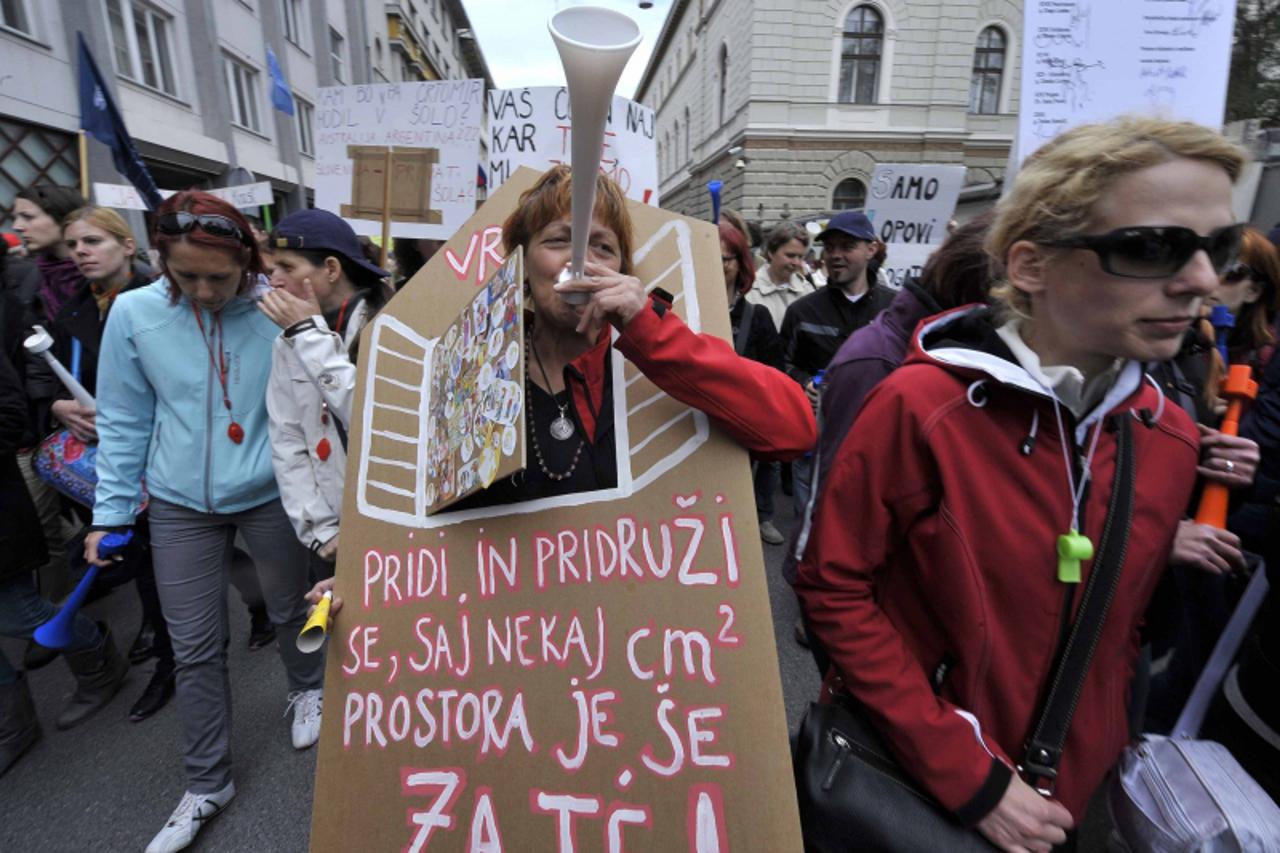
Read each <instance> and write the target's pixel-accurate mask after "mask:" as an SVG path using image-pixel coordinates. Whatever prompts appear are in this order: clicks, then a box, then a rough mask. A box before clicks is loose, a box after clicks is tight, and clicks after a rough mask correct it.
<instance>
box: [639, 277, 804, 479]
mask: <svg viewBox="0 0 1280 853" xmlns="http://www.w3.org/2000/svg"><path fill="white" fill-rule="evenodd" d="M617 346H618V350H619V352H621V353H622V354H623V355H624V356H626V357H627V359H628V360H629V361H631V362H632V363H633V364H634V365H635V366H636V367H638V368H640V372H641V373H643V374H644V375H645V376H647V377H648V378H649V379H650V380H652V381H653V383H654V384H655V385H657V386H658V387H659V388H661V389H662V390H663V391H665V392H666V393H668V394H670V395H671V396H672V397H675V398H676V399H677V400H679V401H680V402H682V403H684V404H686V405H688V406H693V407H694V408H696V409H699V410H701V411H703V412H706V413H707V415H708V416H710V417H711V418H712V419H713V420H714V421H715V422H716V423H717V424H718V425H719V426H721V427H722V428H723V429H724V430H725V431H726V432H728V433H729V434H730V435H731V436H733V438H734V440H736V441H737V442H738V443H739V444H741V445H742V446H743V447H745V448H746V449H747V450H749V451H751V452H752V454H754V455H755V456H756V457H758V458H761V459H769V460H772V459H782V460H787V459H795V458H796V457H798V456H801V455H802V454H804V453H807V452H809V451H810V450H812V449H813V446H814V444H815V443H816V442H817V439H818V428H817V424H816V423H815V421H814V419H813V409H812V408H811V407H810V405H809V399H808V398H807V397H806V396H805V394H804V390H803V389H802V388H801V387H800V386H799V385H797V384H796V383H795V382H794V381H793V380H792V379H790V378H789V377H788V376H787V375H786V374H785V373H782V372H781V371H779V370H776V369H774V368H772V367H769V366H768V365H765V364H761V363H760V362H758V361H752V360H751V359H748V358H742V357H741V356H739V355H738V354H737V353H736V352H734V351H733V347H732V346H730V345H729V344H728V342H726V341H724V340H721V339H720V338H718V337H716V336H714V335H705V334H698V333H696V332H694V331H692V330H691V329H690V328H689V327H688V326H686V325H685V324H684V321H683V320H681V319H680V318H679V317H678V316H677V315H676V313H675V312H674V311H670V310H666V306H665V305H661V304H655V303H654V302H653V300H652V298H651V299H650V302H649V305H648V306H646V307H645V309H644V310H643V311H641V312H640V313H639V314H637V315H636V316H635V317H633V318H632V319H631V322H629V323H628V324H627V326H626V328H625V329H623V331H622V334H621V336H620V337H619V338H618V343H617Z"/></svg>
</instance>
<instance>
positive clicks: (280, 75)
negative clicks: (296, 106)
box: [267, 48, 293, 116]
mask: <svg viewBox="0 0 1280 853" xmlns="http://www.w3.org/2000/svg"><path fill="white" fill-rule="evenodd" d="M267 73H268V74H270V75H271V105H272V106H273V107H275V108H276V109H278V110H279V111H280V112H282V113H284V114H285V115H287V116H291V115H293V93H292V92H290V91H289V84H288V83H286V82H285V81H284V72H283V71H281V70H280V63H279V62H277V61H276V52H275V51H274V50H272V49H271V48H267Z"/></svg>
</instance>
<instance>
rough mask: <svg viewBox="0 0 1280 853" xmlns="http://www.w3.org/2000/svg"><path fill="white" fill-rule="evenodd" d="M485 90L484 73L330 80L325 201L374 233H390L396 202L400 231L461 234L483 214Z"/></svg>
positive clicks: (323, 160)
mask: <svg viewBox="0 0 1280 853" xmlns="http://www.w3.org/2000/svg"><path fill="white" fill-rule="evenodd" d="M483 92H484V81H483V80H447V81H442V82H431V83H426V82H411V83H382V84H376V85H362V86H326V87H322V88H321V89H320V90H319V94H318V97H317V99H316V110H315V140H316V168H315V188H316V207H319V208H321V209H324V210H332V211H335V212H340V213H341V215H342V217H343V218H344V219H346V220H347V222H348V223H349V224H350V225H351V227H352V228H354V229H355V231H356V233H357V234H364V235H366V236H371V237H372V236H380V235H381V234H382V219H383V212H384V210H385V209H386V208H387V207H388V205H389V207H390V216H391V226H390V232H391V235H392V236H395V237H423V238H433V239H437V240H447V239H448V238H449V237H451V236H453V233H454V232H455V231H457V230H458V228H459V227H461V225H462V223H464V222H466V220H467V217H469V216H471V214H472V213H474V212H475V206H476V161H477V160H478V159H479V156H480V124H481V122H482V120H483V117H484V116H483V110H484V104H483V103H482V94H483ZM388 159H390V160H391V171H390V173H389V175H384V172H385V165H386V161H387V160H388ZM386 177H390V179H391V180H390V181H387V180H386V179H385V178H386ZM388 188H389V190H390V192H389V193H388V192H387V189H388Z"/></svg>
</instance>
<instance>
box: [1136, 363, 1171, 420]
mask: <svg viewBox="0 0 1280 853" xmlns="http://www.w3.org/2000/svg"><path fill="white" fill-rule="evenodd" d="M1142 378H1143V379H1145V380H1146V381H1147V382H1149V383H1151V387H1152V388H1154V389H1156V396H1157V402H1156V411H1155V414H1152V413H1151V410H1150V409H1145V408H1144V409H1142V410H1141V411H1138V410H1136V409H1133V408H1130V409H1129V414H1131V415H1133V416H1134V417H1135V418H1137V419H1138V420H1140V421H1142V425H1143V426H1144V427H1146V428H1147V429H1154V428H1155V425H1156V424H1157V423H1159V422H1160V418H1161V416H1162V415H1164V402H1165V396H1164V389H1163V388H1161V387H1160V383H1159V382H1157V381H1156V380H1155V379H1154V378H1152V376H1151V374H1150V373H1144V374H1142Z"/></svg>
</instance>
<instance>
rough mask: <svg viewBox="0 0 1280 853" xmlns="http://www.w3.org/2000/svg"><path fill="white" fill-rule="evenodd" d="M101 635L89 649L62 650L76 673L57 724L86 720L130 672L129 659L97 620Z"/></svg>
mask: <svg viewBox="0 0 1280 853" xmlns="http://www.w3.org/2000/svg"><path fill="white" fill-rule="evenodd" d="M98 629H99V630H100V631H101V632H102V639H100V640H99V641H98V645H96V646H94V647H93V648H91V649H84V650H83V651H79V652H64V653H63V656H64V657H66V659H67V665H68V666H69V667H71V672H72V674H73V675H75V677H76V692H75V693H73V694H71V698H70V699H68V700H67V704H66V706H65V707H64V708H63V709H62V713H61V714H59V715H58V719H57V721H56V724H57V726H58V728H60V729H69V728H71V727H72V726H75V725H78V724H80V723H82V722H84V721H85V720H87V719H88V718H89V717H90V716H91V715H92V714H93V713H94V712H95V711H97V710H98V709H99V708H101V707H102V706H104V705H106V704H107V703H108V702H110V701H111V698H112V697H113V696H115V695H116V691H117V690H119V689H120V685H121V684H122V683H123V682H124V679H125V676H126V675H128V674H129V661H128V660H126V659H125V658H124V657H122V656H121V655H120V653H119V652H117V651H116V644H115V642H114V641H113V640H112V639H111V629H110V628H108V627H107V626H105V625H103V624H102V623H98Z"/></svg>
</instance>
